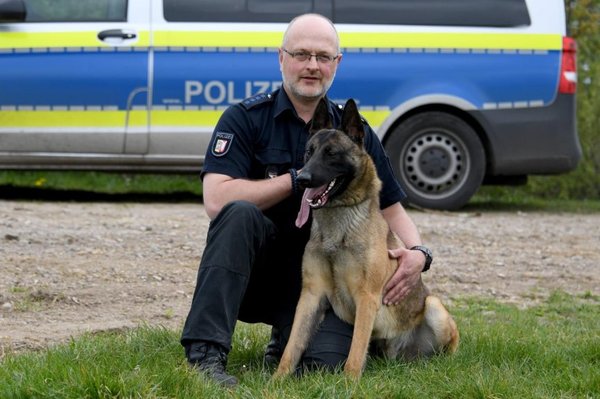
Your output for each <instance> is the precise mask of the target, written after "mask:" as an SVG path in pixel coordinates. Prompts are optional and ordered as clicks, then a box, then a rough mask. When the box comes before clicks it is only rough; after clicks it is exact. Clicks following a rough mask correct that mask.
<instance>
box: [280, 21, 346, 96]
mask: <svg viewBox="0 0 600 399" xmlns="http://www.w3.org/2000/svg"><path fill="white" fill-rule="evenodd" d="M336 39H337V36H336V34H335V31H334V30H333V29H332V27H331V26H330V25H329V24H328V23H326V22H325V21H323V20H317V21H298V22H297V23H296V24H295V25H294V26H293V30H291V31H290V32H289V35H288V39H287V41H286V43H284V46H283V47H282V48H281V49H280V50H279V64H280V69H281V74H282V77H283V85H284V87H285V89H286V92H287V93H288V95H290V96H293V97H296V98H297V99H298V100H300V101H303V100H304V101H306V100H313V99H318V98H320V97H321V96H323V95H324V94H325V93H326V92H327V90H329V88H330V87H331V84H332V83H333V79H334V77H335V72H336V70H337V66H338V64H339V62H340V60H341V55H338V46H337V41H336ZM290 53H292V54H296V55H298V53H305V54H306V53H308V54H312V55H315V54H316V55H321V56H327V57H330V58H334V57H337V58H334V59H333V60H331V61H330V62H327V61H326V60H325V58H326V57H319V58H320V60H318V59H317V58H318V57H315V56H309V58H308V59H306V60H301V58H302V57H298V56H296V57H293V56H292V55H291V54H290ZM304 58H306V57H304Z"/></svg>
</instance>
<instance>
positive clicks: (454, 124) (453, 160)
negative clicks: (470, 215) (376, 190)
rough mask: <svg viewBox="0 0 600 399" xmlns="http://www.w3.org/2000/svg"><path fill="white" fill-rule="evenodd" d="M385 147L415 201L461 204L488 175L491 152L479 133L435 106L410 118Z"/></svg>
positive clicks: (455, 206) (438, 205)
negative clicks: (486, 149) (487, 161)
mask: <svg viewBox="0 0 600 399" xmlns="http://www.w3.org/2000/svg"><path fill="white" fill-rule="evenodd" d="M384 146H385V150H386V152H387V154H388V156H389V157H390V160H391V164H392V168H393V170H394V173H395V174H396V178H397V179H398V181H399V183H400V185H401V186H402V188H403V189H404V190H405V191H406V194H407V195H408V203H409V205H415V206H417V207H422V208H430V209H445V210H455V209H458V208H461V207H462V206H464V205H465V204H466V203H467V202H468V201H469V199H470V198H471V197H472V196H473V195H474V194H475V192H476V191H477V190H478V189H479V187H480V186H481V182H482V181H483V177H484V175H485V164H486V161H485V152H484V149H483V145H482V144H481V140H480V139H479V137H478V136H477V133H476V132H475V130H474V129H473V128H472V127H471V126H470V125H469V124H468V123H467V122H465V121H464V120H463V119H461V118H459V117H457V116H455V115H452V114H449V113H445V112H437V111H436V112H433V111H430V112H423V113H420V114H416V115H413V116H411V117H409V118H407V119H406V120H404V121H403V122H402V123H400V124H399V125H398V126H397V127H396V128H395V129H394V130H393V131H392V132H391V134H390V135H389V136H388V139H387V140H385V144H384Z"/></svg>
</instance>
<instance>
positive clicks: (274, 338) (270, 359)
mask: <svg viewBox="0 0 600 399" xmlns="http://www.w3.org/2000/svg"><path fill="white" fill-rule="evenodd" d="M282 354H283V348H282V347H281V334H280V333H279V330H278V329H277V328H276V327H273V328H272V329H271V339H270V340H269V343H268V344H267V349H265V365H266V366H268V367H275V366H277V365H278V364H279V361H280V360H281V355H282Z"/></svg>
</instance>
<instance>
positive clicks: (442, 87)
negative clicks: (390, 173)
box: [0, 48, 560, 109]
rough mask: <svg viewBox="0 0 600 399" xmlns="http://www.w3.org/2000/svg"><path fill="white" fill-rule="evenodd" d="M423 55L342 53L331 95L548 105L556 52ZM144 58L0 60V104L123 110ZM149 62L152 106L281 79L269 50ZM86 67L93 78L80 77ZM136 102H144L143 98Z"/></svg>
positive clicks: (208, 101)
mask: <svg viewBox="0 0 600 399" xmlns="http://www.w3.org/2000/svg"><path fill="white" fill-rule="evenodd" d="M378 51H381V50H378ZM429 51H430V50H428V51H427V52H426V51H420V50H415V49H412V50H406V51H399V50H397V49H395V50H394V51H390V52H388V53H385V52H377V53H375V52H369V51H357V52H351V51H347V52H345V53H344V59H343V61H342V63H341V65H340V67H339V69H338V73H337V78H336V81H335V83H334V85H333V87H332V89H331V92H330V97H331V98H340V99H344V98H349V97H353V98H357V99H358V100H359V101H360V104H361V105H367V106H380V107H381V106H383V107H389V108H395V107H396V106H398V105H399V104H402V103H403V102H405V101H407V100H408V99H411V98H414V97H417V96H421V95H427V94H448V95H453V96H456V97H459V98H462V99H465V100H466V101H468V102H470V103H472V104H474V105H475V106H476V108H479V109H482V108H484V105H485V104H487V103H503V102H513V103H514V102H532V101H533V102H539V101H542V102H543V104H548V103H551V102H552V101H553V99H554V97H555V95H556V87H557V85H558V73H559V67H560V52H559V51H546V52H543V53H530V54H522V53H517V52H515V53H493V52H485V51H483V52H472V51H471V52H464V53H460V52H449V53H431V52H429ZM147 59H148V58H147V54H146V53H145V52H101V51H95V52H94V51H90V50H86V51H65V52H60V53H52V54H47V53H42V54H36V53H19V54H16V53H0V73H2V74H3V76H2V78H1V80H2V83H3V87H2V88H1V90H0V105H2V106H6V105H8V106H11V105H16V106H20V105H27V106H115V107H117V108H118V109H126V104H127V98H128V96H129V94H130V93H131V92H132V91H133V90H135V89H136V88H140V87H145V86H146V85H147V82H146V79H147V78H146V77H147V65H146V63H147ZM154 60H155V64H154V78H155V87H154V95H153V104H154V105H181V106H217V107H219V106H227V105H228V104H231V103H235V102H238V101H239V100H241V99H243V98H244V97H247V96H249V95H253V94H255V93H256V92H257V91H259V90H262V91H264V90H265V89H266V90H267V91H270V90H271V89H272V86H274V85H275V84H276V83H277V82H279V81H281V74H280V71H279V65H278V61H277V55H276V52H275V50H273V49H269V50H266V49H263V50H262V51H249V50H248V49H245V51H236V49H229V50H228V51H225V50H223V49H213V50H210V51H209V50H207V49H196V50H192V49H186V48H180V49H172V48H171V49H169V48H166V49H164V50H161V49H157V50H156V51H155V58H154ZM90 70H92V71H94V76H93V79H92V80H89V79H87V80H86V78H85V76H86V74H87V73H88V72H89V71H90ZM240 75H243V78H233V79H232V78H231V76H240ZM25 76H26V77H27V79H23V78H22V77H25ZM51 76H52V79H50V77H51ZM186 81H187V82H188V83H189V82H198V83H199V86H198V89H199V88H200V85H201V86H202V89H203V90H204V93H202V94H198V95H193V96H189V97H188V98H186V93H185V88H186ZM392 81H394V82H396V83H394V84H390V82H392ZM210 82H212V83H211V84H209V83H210ZM188 94H189V93H188ZM133 105H141V106H143V105H145V96H137V97H136V98H135V101H134V104H133Z"/></svg>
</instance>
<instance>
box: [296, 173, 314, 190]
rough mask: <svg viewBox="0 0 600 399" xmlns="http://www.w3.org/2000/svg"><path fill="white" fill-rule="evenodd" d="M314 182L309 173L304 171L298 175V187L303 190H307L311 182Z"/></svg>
mask: <svg viewBox="0 0 600 399" xmlns="http://www.w3.org/2000/svg"><path fill="white" fill-rule="evenodd" d="M311 180H312V176H311V175H310V173H309V172H307V171H305V170H303V171H301V172H300V173H299V174H298V177H296V182H298V185H299V186H300V187H301V188H306V187H308V186H309V185H310V181H311Z"/></svg>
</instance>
